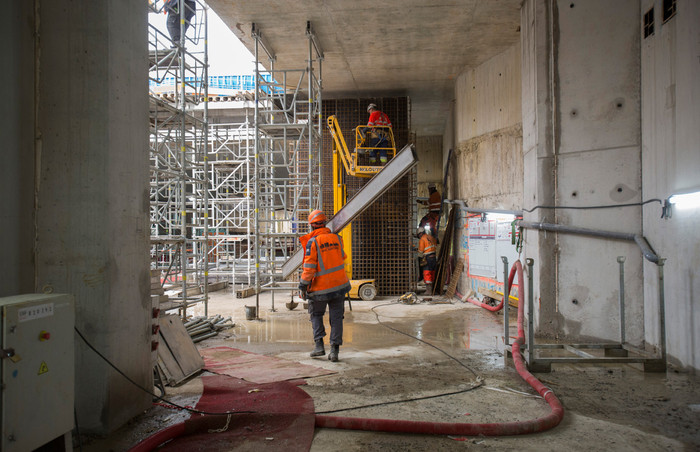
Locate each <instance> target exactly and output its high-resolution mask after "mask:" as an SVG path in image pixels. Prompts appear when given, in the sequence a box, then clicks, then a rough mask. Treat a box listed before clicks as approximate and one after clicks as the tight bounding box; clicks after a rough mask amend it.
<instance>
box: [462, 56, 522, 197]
mask: <svg viewBox="0 0 700 452" xmlns="http://www.w3.org/2000/svg"><path fill="white" fill-rule="evenodd" d="M520 78H521V77H520V45H519V44H518V45H515V46H513V47H511V48H510V49H508V50H506V51H505V52H503V53H501V54H500V55H497V56H495V57H493V58H491V59H490V60H488V61H487V62H486V63H484V64H482V65H481V66H479V67H477V68H474V69H469V70H467V71H465V72H463V73H462V74H460V76H459V77H458V78H457V81H456V84H455V113H454V114H455V142H456V144H455V155H454V156H453V162H452V163H453V164H454V173H453V174H456V175H458V177H455V180H454V195H453V196H451V197H452V198H453V199H462V200H466V201H467V203H468V204H469V206H471V207H488V208H498V209H512V208H519V207H520V205H521V204H522V128H521V119H520V118H521V102H520V89H521V83H520Z"/></svg>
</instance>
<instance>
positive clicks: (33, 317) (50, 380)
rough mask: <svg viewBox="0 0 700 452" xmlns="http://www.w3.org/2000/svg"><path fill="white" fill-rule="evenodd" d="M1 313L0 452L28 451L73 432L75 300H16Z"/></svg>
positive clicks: (0, 303) (3, 303)
mask: <svg viewBox="0 0 700 452" xmlns="http://www.w3.org/2000/svg"><path fill="white" fill-rule="evenodd" d="M0 310H1V311H2V322H1V323H0V336H1V337H2V359H0V376H1V377H2V391H0V408H1V411H0V425H1V426H2V442H1V443H0V450H2V451H5V452H14V451H22V452H24V451H30V450H34V449H36V448H38V447H41V446H43V445H44V444H46V443H48V442H50V441H53V440H54V439H56V438H58V437H60V436H62V435H65V434H66V433H69V432H70V431H72V430H73V419H74V413H73V406H74V386H75V383H74V382H75V364H74V348H73V347H74V345H73V342H74V332H73V329H74V325H75V308H74V300H73V296H72V295H59V294H30V295H18V296H14V297H7V298H0ZM67 437H69V435H68V436H67ZM66 442H68V441H67V440H66Z"/></svg>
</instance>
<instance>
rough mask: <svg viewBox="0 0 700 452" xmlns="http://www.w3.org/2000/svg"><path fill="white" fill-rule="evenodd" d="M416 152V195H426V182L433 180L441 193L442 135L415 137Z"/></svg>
mask: <svg viewBox="0 0 700 452" xmlns="http://www.w3.org/2000/svg"><path fill="white" fill-rule="evenodd" d="M416 154H417V155H418V168H417V171H416V178H417V182H418V196H428V183H430V182H435V183H436V185H437V186H438V187H437V188H438V191H439V192H440V193H442V180H443V159H442V154H443V152H442V136H440V135H438V136H419V137H416Z"/></svg>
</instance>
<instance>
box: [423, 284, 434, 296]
mask: <svg viewBox="0 0 700 452" xmlns="http://www.w3.org/2000/svg"><path fill="white" fill-rule="evenodd" d="M425 293H426V294H428V295H432V294H433V283H427V284H426V285H425Z"/></svg>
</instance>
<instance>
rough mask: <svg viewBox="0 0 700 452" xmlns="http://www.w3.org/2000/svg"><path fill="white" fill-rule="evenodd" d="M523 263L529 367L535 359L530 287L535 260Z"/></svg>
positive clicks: (533, 316) (532, 305)
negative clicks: (525, 274) (525, 276)
mask: <svg viewBox="0 0 700 452" xmlns="http://www.w3.org/2000/svg"><path fill="white" fill-rule="evenodd" d="M525 262H526V263H527V363H528V365H530V364H531V363H532V362H533V359H534V357H535V356H534V355H535V325H534V323H535V322H534V319H535V300H534V289H533V287H532V280H533V274H532V271H533V264H534V263H535V260H534V259H531V258H527V259H525ZM518 303H522V300H518Z"/></svg>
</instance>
